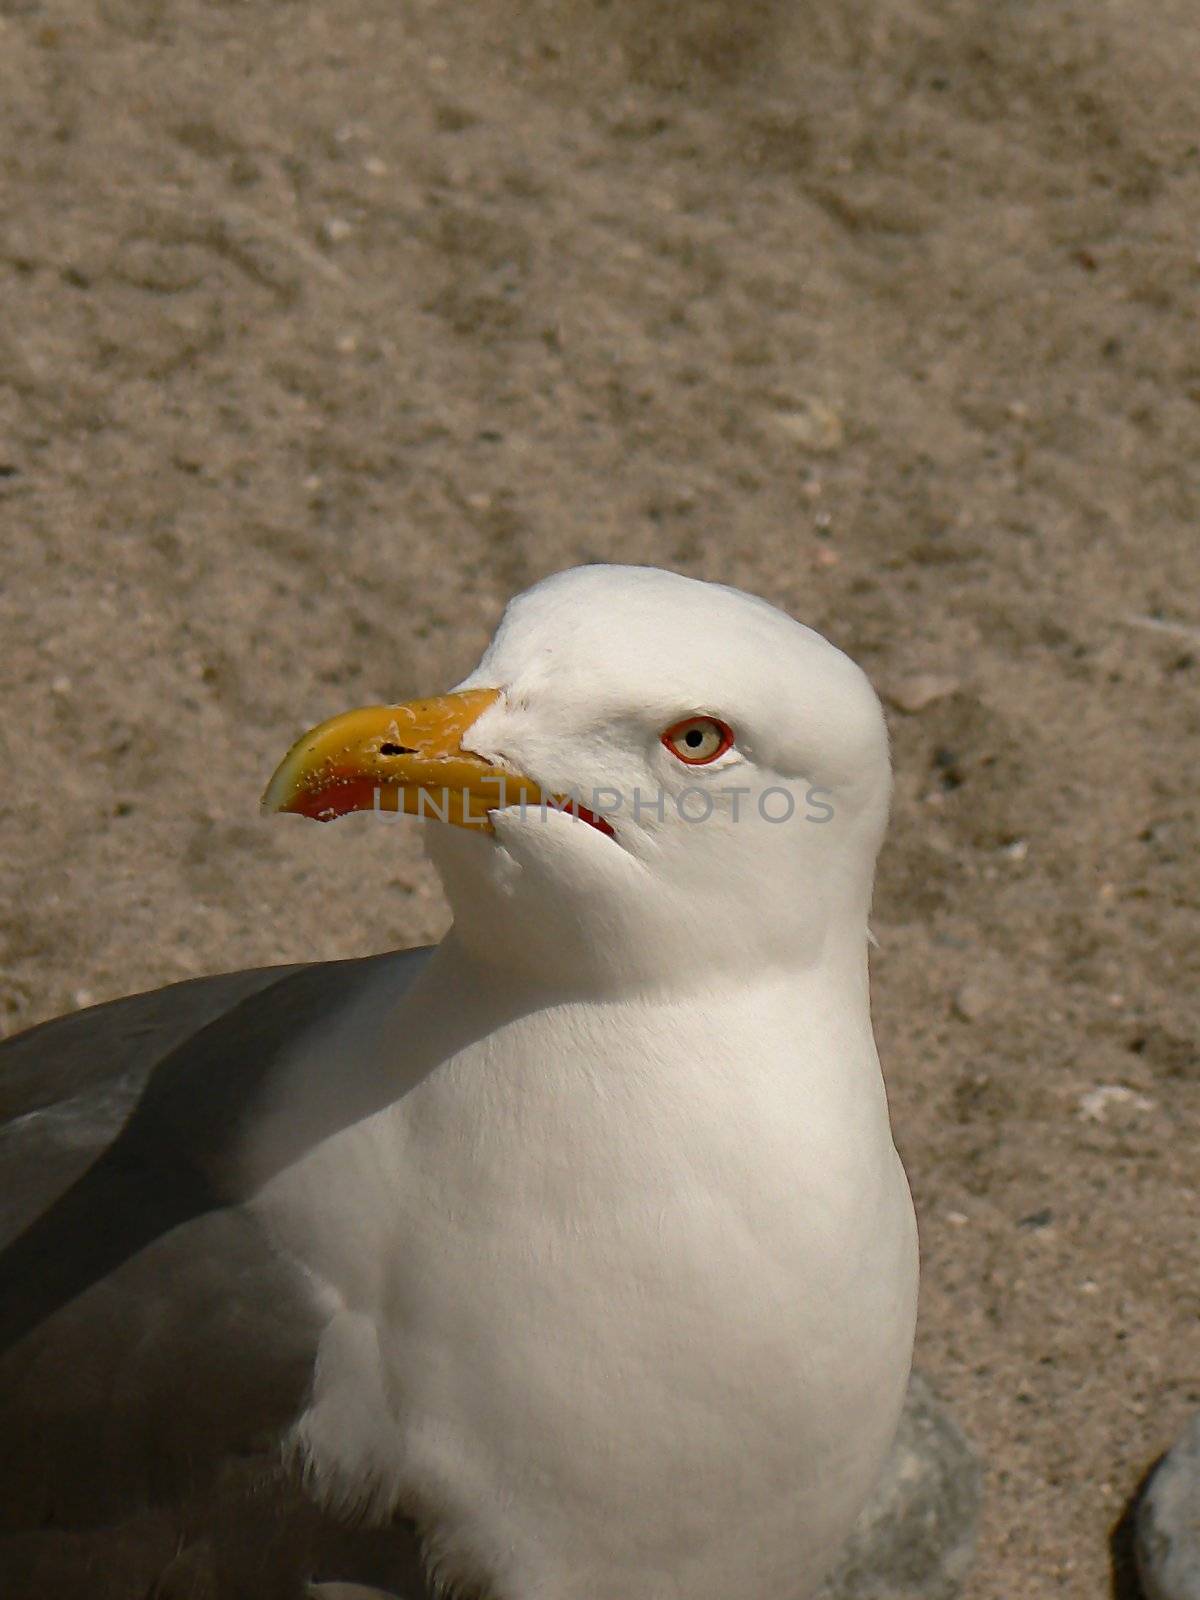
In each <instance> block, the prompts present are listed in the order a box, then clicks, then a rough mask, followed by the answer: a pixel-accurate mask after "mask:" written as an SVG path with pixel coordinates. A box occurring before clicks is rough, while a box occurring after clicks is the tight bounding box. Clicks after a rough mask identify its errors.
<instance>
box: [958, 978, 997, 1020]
mask: <svg viewBox="0 0 1200 1600" xmlns="http://www.w3.org/2000/svg"><path fill="white" fill-rule="evenodd" d="M951 1003H952V1006H953V1010H954V1015H955V1016H956V1017H958V1018H959V1020H960V1021H961V1022H978V1021H979V1019H980V1017H982V1016H985V1015H986V1014H987V1013H988V1012H989V1011H990V1010H991V1007H992V995H991V990H990V989H989V988H988V987H987V985H986V984H984V983H981V982H980V981H979V979H978V978H969V979H968V980H967V982H966V983H964V984H963V985H962V986H961V987H960V988H959V989H958V990H957V991H956V992H955V995H954V999H953V1001H952V1002H951Z"/></svg>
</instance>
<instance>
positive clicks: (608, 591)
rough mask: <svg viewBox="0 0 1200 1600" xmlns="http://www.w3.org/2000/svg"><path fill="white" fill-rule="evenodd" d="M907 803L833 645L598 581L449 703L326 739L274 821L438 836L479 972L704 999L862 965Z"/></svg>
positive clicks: (519, 603)
mask: <svg viewBox="0 0 1200 1600" xmlns="http://www.w3.org/2000/svg"><path fill="white" fill-rule="evenodd" d="M890 782H891V775H890V764H889V760H888V744H887V734H886V730H885V725H884V721H883V715H882V712H881V709H880V706H879V702H878V699H877V697H876V696H875V693H874V691H873V690H872V689H871V686H870V684H869V683H868V681H867V679H866V677H865V675H864V674H863V673H862V671H861V670H860V669H859V668H858V667H857V666H856V665H855V664H854V663H853V662H852V661H851V660H850V659H849V658H848V657H847V656H845V655H844V654H843V653H842V652H841V651H840V650H838V649H836V648H835V646H833V645H832V644H830V643H829V642H828V641H827V640H826V639H824V638H822V637H821V635H820V634H818V633H816V632H814V631H813V630H812V629H811V628H807V627H805V626H803V625H802V624H800V623H799V622H796V621H794V620H793V619H792V618H791V617H789V616H787V615H786V614H785V613H784V612H782V611H779V610H778V609H776V608H775V607H774V606H771V605H769V604H768V603H767V602H766V601H764V600H760V599H757V598H755V597H753V596H751V595H747V594H744V593H742V592H740V591H739V590H736V589H731V588H727V587H725V586H723V585H719V584H711V583H703V582H700V581H698V580H696V579H693V578H685V577H682V576H680V575H678V574H676V573H671V572H664V571H660V570H658V569H656V568H651V567H624V566H599V565H597V566H588V567H578V568H573V569H571V570H570V571H567V572H562V573H559V574H557V575H556V576H554V577H552V578H548V579H546V580H545V581H543V582H542V583H539V584H537V585H536V586H535V587H534V588H532V589H530V590H528V591H527V592H526V593H524V594H522V595H519V596H517V598H516V599H514V600H513V601H511V602H510V604H509V606H508V607H507V609H506V611H505V613H504V616H503V618H502V619H501V622H500V625H499V628H498V629H497V632H496V635H495V637H494V639H493V640H492V643H491V644H490V646H489V647H488V649H487V651H486V652H485V654H484V656H483V659H482V660H481V661H480V663H479V665H478V666H477V667H476V668H475V670H474V671H473V672H472V673H471V674H470V676H469V677H467V678H466V679H464V680H463V682H462V683H461V684H459V686H458V688H457V689H456V690H455V691H454V692H453V693H451V694H449V695H443V696H439V697H437V698H435V699H432V700H426V701H410V702H407V703H405V704H404V705H397V706H376V707H368V708H365V709H364V710H361V711H356V712H350V713H348V714H346V715H345V716H344V717H336V718H334V719H333V720H332V721H331V722H328V723H323V724H321V726H320V727H318V728H315V729H313V730H312V731H311V732H310V733H308V734H306V735H304V737H303V738H302V739H300V740H299V741H298V742H297V744H296V745H295V746H294V747H293V749H292V751H291V752H289V754H288V756H287V757H286V758H285V760H284V762H283V763H282V764H281V766H280V767H279V769H278V771H277V772H276V774H275V776H274V778H272V780H271V784H270V786H269V788H268V790H267V793H266V796H265V797H264V808H265V809H267V810H271V811H277V810H285V811H298V812H301V813H302V814H304V815H308V816H313V817H317V818H318V819H320V820H327V819H329V818H332V817H336V816H340V815H343V814H345V813H346V812H348V811H353V810H364V809H376V810H393V811H395V810H403V811H408V812H413V813H416V814H419V815H424V816H425V817H426V818H427V819H429V825H430V852H431V855H432V857H433V861H434V864H435V866H436V867H437V869H438V871H439V873H440V875H441V877H442V881H443V883H444V885H445V888H446V891H447V895H448V897H449V899H450V902H451V907H452V910H453V912H454V917H455V930H456V932H455V937H456V938H458V939H459V940H461V941H462V942H463V943H464V944H465V945H467V946H468V947H469V948H470V949H471V950H472V951H473V952H474V953H475V954H476V955H478V957H479V958H480V959H481V960H482V961H485V962H488V963H490V964H493V965H496V966H501V967H505V968H522V967H523V968H525V969H526V970H527V971H528V972H529V973H530V974H531V975H532V974H537V975H540V976H541V977H542V978H543V979H544V980H546V981H550V982H555V983H558V984H560V985H561V984H575V985H579V986H585V987H604V986H616V987H621V986H625V985H633V986H637V985H650V986H655V985H660V984H662V983H677V984H679V983H682V984H684V985H686V984H689V983H691V984H695V983H719V982H721V981H723V980H732V981H736V980H737V979H739V978H740V977H741V976H742V975H743V974H744V973H745V972H746V971H747V970H753V971H758V972H761V971H763V970H764V969H766V970H769V969H771V968H779V969H788V968H796V967H803V966H812V965H814V964H817V963H821V962H824V961H833V962H838V963H847V962H848V963H850V965H851V967H854V966H858V967H861V964H862V963H863V961H864V959H865V946H866V938H867V913H868V909H869V904H870V895H871V883H872V878H873V874H874V864H875V857H876V854H877V852H878V849H879V844H880V841H881V839H882V836H883V830H884V827H885V825H886V819H887V808H888V798H889V791H890ZM444 822H449V823H452V824H457V826H451V827H444V826H442V825H441V824H442V823H444Z"/></svg>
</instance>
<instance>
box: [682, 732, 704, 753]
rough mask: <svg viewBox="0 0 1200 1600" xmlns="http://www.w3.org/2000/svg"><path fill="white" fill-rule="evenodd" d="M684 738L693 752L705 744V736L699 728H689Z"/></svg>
mask: <svg viewBox="0 0 1200 1600" xmlns="http://www.w3.org/2000/svg"><path fill="white" fill-rule="evenodd" d="M683 737H684V742H685V743H687V744H690V745H691V747H692V749H693V750H694V749H695V748H696V746H697V745H698V744H703V743H704V735H703V733H701V731H700V729H699V728H689V729H688V731H687V732H686V733H685V734H684V736H683Z"/></svg>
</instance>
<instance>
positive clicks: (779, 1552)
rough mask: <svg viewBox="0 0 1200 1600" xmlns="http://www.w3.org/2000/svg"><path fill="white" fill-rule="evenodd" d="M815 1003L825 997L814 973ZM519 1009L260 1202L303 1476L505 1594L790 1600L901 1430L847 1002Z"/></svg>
mask: <svg viewBox="0 0 1200 1600" xmlns="http://www.w3.org/2000/svg"><path fill="white" fill-rule="evenodd" d="M813 993H814V997H815V994H816V993H817V991H816V989H815V987H814V991H813ZM857 1015H858V1013H857V1010H856V1008H854V1007H848V1008H846V1018H847V1020H846V1021H845V1023H844V1024H843V1027H842V1030H841V1032H840V1033H839V1032H838V1031H836V1030H834V1031H833V1032H832V1033H831V1028H830V1015H829V1010H828V1007H827V1006H823V1007H822V1008H821V1014H820V1016H819V1017H814V1020H813V1022H812V1024H811V1026H810V1025H809V1024H808V1022H807V1020H806V995H805V993H804V991H803V989H802V988H797V987H796V986H795V985H793V986H789V987H783V986H775V987H771V986H764V987H763V988H762V989H760V990H759V991H757V992H755V993H751V994H742V995H740V996H739V997H737V998H736V999H735V998H732V997H729V998H724V999H711V1000H707V1001H705V1002H703V1003H700V1002H694V1003H676V1004H672V1005H669V1006H667V1005H658V1006H655V1005H651V1004H649V1003H647V1004H638V1005H631V1004H629V1003H622V1004H620V1005H617V1004H613V1005H609V1006H602V1007H596V1006H587V1007H582V1006H560V1007H556V1008H554V1009H552V1010H549V1011H546V1010H541V1011H536V1012H534V1013H532V1014H529V1015H526V1016H524V1017H522V1018H520V1019H519V1020H517V1021H515V1022H511V1023H509V1024H508V1025H507V1026H505V1027H503V1028H501V1029H500V1030H499V1031H498V1032H495V1033H492V1034H490V1035H487V1036H486V1037H485V1038H484V1039H483V1040H482V1041H481V1042H479V1043H476V1044H473V1045H471V1046H469V1047H467V1048H466V1049H464V1050H462V1051H461V1052H460V1053H458V1054H457V1055H456V1056H455V1057H454V1058H453V1059H452V1060H450V1061H448V1062H446V1063H445V1064H444V1065H443V1066H441V1067H439V1068H438V1069H437V1070H435V1071H434V1072H433V1073H431V1074H430V1075H429V1076H428V1077H427V1078H426V1079H425V1080H424V1081H423V1082H422V1083H421V1084H420V1085H419V1086H418V1087H417V1088H415V1089H414V1090H412V1091H411V1092H410V1093H409V1094H408V1095H407V1096H406V1097H405V1098H404V1099H403V1100H401V1101H399V1102H398V1103H397V1104H396V1105H395V1106H393V1107H392V1108H391V1109H389V1110H388V1111H387V1112H384V1113H381V1114H380V1115H378V1116H376V1117H374V1118H372V1119H370V1121H369V1122H365V1123H362V1124H360V1125H359V1126H358V1127H356V1128H353V1129H351V1130H349V1131H348V1132H346V1133H344V1134H342V1135H339V1136H338V1137H337V1138H336V1139H334V1140H331V1141H330V1142H329V1143H328V1144H327V1145H325V1146H323V1147H322V1148H321V1149H320V1150H318V1151H317V1152H315V1153H314V1154H313V1155H312V1156H310V1157H309V1158H308V1159H307V1160H306V1161H305V1162H304V1163H303V1164H302V1165H300V1166H299V1167H297V1168H294V1169H292V1171H290V1172H289V1173H286V1174H284V1175H283V1177H281V1178H280V1179H278V1180H276V1182H275V1183H274V1184H273V1185H272V1186H271V1189H270V1190H269V1191H268V1193H267V1194H266V1196H265V1197H264V1205H265V1206H266V1208H267V1210H268V1211H269V1213H270V1215H271V1217H272V1220H273V1222H274V1224H275V1225H276V1227H277V1228H278V1230H279V1231H280V1233H281V1235H282V1236H283V1238H284V1239H285V1241H286V1242H287V1243H288V1244H289V1245H290V1247H291V1248H292V1249H293V1250H295V1251H296V1253H297V1254H299V1255H301V1257H302V1258H303V1259H304V1260H305V1261H306V1262H307V1263H308V1265H309V1266H310V1267H311V1269H312V1270H313V1272H314V1274H315V1275H316V1278H317V1279H318V1281H319V1282H320V1283H321V1284H322V1285H323V1286H324V1287H325V1292H326V1293H327V1294H328V1296H329V1300H330V1305H331V1307H332V1308H333V1310H334V1315H333V1318H332V1320H331V1323H330V1326H329V1329H328V1331H327V1334H326V1336H325V1339H324V1341H323V1343H322V1348H321V1358H320V1364H319V1368H318V1375H317V1384H316V1389H315V1394H314V1401H313V1405H312V1407H311V1409H310V1410H309V1412H308V1413H307V1414H306V1416H305V1418H304V1419H303V1420H302V1422H301V1424H300V1428H299V1430H298V1438H299V1440H300V1442H301V1444H302V1446H303V1448H304V1450H305V1452H306V1454H307V1458H308V1462H309V1466H310V1470H311V1472H312V1475H313V1478H314V1481H315V1483H316V1484H317V1486H318V1488H319V1489H320V1490H321V1491H322V1492H323V1493H324V1494H325V1495H326V1496H327V1497H328V1498H330V1499H332V1500H334V1501H337V1500H344V1501H350V1502H354V1503H357V1504H358V1505H360V1506H361V1505H364V1504H366V1505H368V1506H369V1507H370V1508H371V1509H372V1510H373V1511H374V1512H376V1513H382V1514H386V1513H388V1512H390V1511H391V1510H392V1509H393V1507H395V1506H396V1505H399V1506H401V1507H402V1508H406V1509H408V1510H410V1511H414V1512H416V1513H417V1514H418V1515H419V1516H420V1517H421V1519H422V1520H423V1521H424V1522H425V1523H426V1525H427V1527H428V1528H429V1530H430V1535H431V1548H432V1551H433V1554H434V1556H435V1558H436V1559H437V1560H438V1561H439V1562H440V1563H441V1564H442V1566H443V1568H444V1571H445V1573H446V1574H447V1575H448V1576H449V1577H451V1578H461V1579H463V1580H471V1579H479V1578H487V1579H488V1580H489V1593H491V1594H493V1595H494V1596H495V1597H496V1600H507V1597H511V1600H541V1597H545V1600H642V1597H644V1600H683V1597H684V1596H685V1595H686V1596H687V1597H688V1600H731V1597H732V1596H734V1595H737V1596H739V1597H742V1600H785V1597H786V1600H795V1597H798V1596H800V1595H803V1594H805V1593H806V1592H807V1591H808V1589H809V1588H810V1587H812V1586H814V1585H815V1583H816V1581H817V1580H818V1579H819V1576H820V1571H821V1568H822V1566H823V1565H824V1563H825V1562H826V1560H827V1559H828V1557H829V1555H830V1554H831V1552H832V1551H833V1550H835V1549H836V1547H837V1545H838V1543H839V1542H840V1540H841V1539H842V1537H843V1536H844V1534H845V1532H846V1531H847V1529H848V1527H849V1524H850V1522H851V1521H852V1520H853V1518H854V1515H855V1514H856V1512H857V1510H858V1508H859V1506H860V1504H861V1502H862V1500H863V1498H864V1497H865V1495H866V1493H867V1492H868V1491H869V1488H870V1484H871V1481H872V1479H873V1476H874V1474H875V1472H876V1470H877V1468H878V1466H879V1464H880V1462H881V1460H882V1457H883V1454H884V1452H885V1451H886V1449H887V1446H888V1443H889V1441H890V1438H891V1435H892V1431H893V1428H894V1423H895V1419H896V1416H897V1414H898V1412H899V1408H900V1405H901V1401H902V1398H903V1391H904V1385H905V1380H906V1377H907V1371H908V1359H909V1352H910V1348H911V1337H912V1324H913V1316H914V1305H915V1295H916V1249H915V1230H914V1224H913V1218H912V1208H911V1203H910V1200H909V1195H908V1188H907V1184H906V1182H905V1178H904V1174H903V1171H902V1169H901V1167H900V1164H899V1161H898V1159H897V1157H896V1155H895V1151H894V1149H893V1147H892V1143H891V1135H890V1130H889V1128H888V1122H887V1111H886V1104H885V1101H884V1097H883V1088H882V1082H881V1079H880V1076H879V1070H878V1064H877V1062H876V1060H875V1055H874V1047H873V1045H872V1044H871V1039H870V1032H869V1027H868V1026H867V1025H866V1023H865V1018H860V1019H859V1020H858V1021H857V1022H856V1021H854V1020H853V1019H854V1018H855V1017H856V1016H857Z"/></svg>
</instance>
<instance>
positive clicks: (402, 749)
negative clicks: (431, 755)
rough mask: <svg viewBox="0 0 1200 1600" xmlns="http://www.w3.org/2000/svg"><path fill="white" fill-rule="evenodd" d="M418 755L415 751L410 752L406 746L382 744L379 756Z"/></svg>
mask: <svg viewBox="0 0 1200 1600" xmlns="http://www.w3.org/2000/svg"><path fill="white" fill-rule="evenodd" d="M416 753H417V752H416V751H415V750H410V749H409V748H408V746H407V745H406V744H381V745H380V746H379V754H380V755H381V756H415V755H416Z"/></svg>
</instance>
